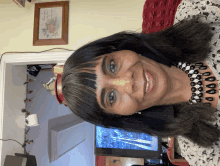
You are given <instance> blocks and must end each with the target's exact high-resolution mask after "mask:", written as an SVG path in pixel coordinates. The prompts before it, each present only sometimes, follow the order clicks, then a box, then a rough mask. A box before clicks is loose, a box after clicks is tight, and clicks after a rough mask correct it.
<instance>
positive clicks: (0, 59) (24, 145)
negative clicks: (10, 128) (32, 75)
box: [0, 48, 75, 154]
mask: <svg viewBox="0 0 220 166" xmlns="http://www.w3.org/2000/svg"><path fill="white" fill-rule="evenodd" d="M54 49H61V50H66V51H75V50H69V49H65V48H52V49H49V50H45V51H40V52H5V53H3V54H2V55H1V58H0V64H1V61H2V57H3V55H5V54H13V53H16V54H19V53H20V54H24V53H42V52H48V51H51V50H54ZM0 140H1V141H9V140H11V141H15V142H17V143H18V144H20V145H21V146H22V147H23V148H24V153H25V154H27V151H26V141H25V142H24V144H23V145H22V144H21V143H20V142H18V141H16V140H13V139H7V140H4V139H0Z"/></svg>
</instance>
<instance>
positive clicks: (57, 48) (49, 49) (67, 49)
mask: <svg viewBox="0 0 220 166" xmlns="http://www.w3.org/2000/svg"><path fill="white" fill-rule="evenodd" d="M54 49H61V50H66V51H75V50H70V49H66V48H52V49H49V50H45V51H40V52H5V53H3V54H2V56H1V59H0V64H1V61H2V57H3V55H4V54H9V53H10V54H13V53H16V54H19V53H21V54H24V53H42V52H47V51H51V50H54Z"/></svg>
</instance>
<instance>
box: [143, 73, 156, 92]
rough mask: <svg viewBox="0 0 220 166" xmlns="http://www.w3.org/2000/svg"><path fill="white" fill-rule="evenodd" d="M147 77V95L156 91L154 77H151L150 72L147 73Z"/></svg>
mask: <svg viewBox="0 0 220 166" xmlns="http://www.w3.org/2000/svg"><path fill="white" fill-rule="evenodd" d="M145 73H146V75H147V83H148V89H147V91H146V86H145V93H148V92H151V91H152V90H153V89H154V86H153V80H154V78H153V76H152V75H151V73H150V72H148V71H145ZM145 79H146V78H145Z"/></svg>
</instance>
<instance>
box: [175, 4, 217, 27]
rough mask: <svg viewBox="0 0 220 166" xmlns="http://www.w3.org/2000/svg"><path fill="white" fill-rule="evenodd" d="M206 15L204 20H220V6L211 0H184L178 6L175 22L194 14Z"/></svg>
mask: <svg viewBox="0 0 220 166" xmlns="http://www.w3.org/2000/svg"><path fill="white" fill-rule="evenodd" d="M219 6H220V5H219ZM198 14H200V15H202V16H204V19H203V21H204V22H210V23H211V22H216V21H220V19H219V18H220V8H219V7H218V5H215V4H213V2H212V1H210V0H182V1H181V3H180V4H179V6H178V8H177V12H176V15H175V21H174V24H175V23H177V22H179V21H180V20H183V19H186V18H190V17H192V16H193V15H198Z"/></svg>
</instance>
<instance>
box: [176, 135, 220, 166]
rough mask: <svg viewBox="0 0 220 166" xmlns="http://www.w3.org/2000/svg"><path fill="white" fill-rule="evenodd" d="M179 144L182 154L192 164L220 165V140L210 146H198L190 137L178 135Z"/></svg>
mask: <svg viewBox="0 0 220 166" xmlns="http://www.w3.org/2000/svg"><path fill="white" fill-rule="evenodd" d="M177 140H178V144H179V147H180V151H181V156H182V157H184V158H185V159H186V160H187V162H188V163H189V164H190V165H195V166H196V165H212V166H213V165H214V164H216V165H219V164H220V146H219V145H220V142H219V141H218V142H217V143H214V144H213V146H211V147H209V148H204V147H201V146H198V145H197V144H195V143H193V142H191V141H190V140H189V139H187V138H185V137H183V136H178V137H177Z"/></svg>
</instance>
